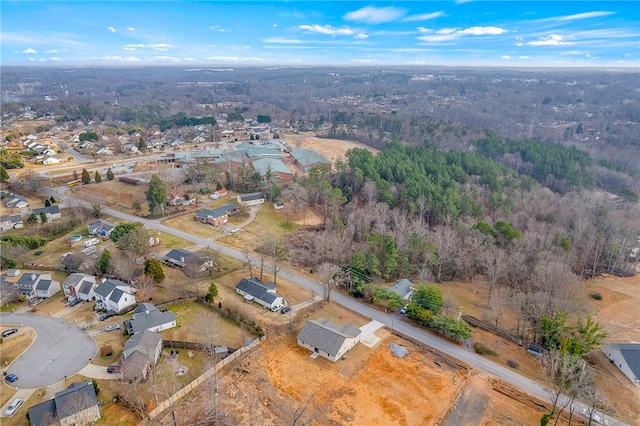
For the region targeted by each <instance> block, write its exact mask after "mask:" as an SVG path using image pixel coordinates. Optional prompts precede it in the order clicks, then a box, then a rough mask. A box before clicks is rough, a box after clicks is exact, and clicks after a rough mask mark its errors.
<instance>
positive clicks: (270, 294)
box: [236, 278, 281, 303]
mask: <svg viewBox="0 0 640 426" xmlns="http://www.w3.org/2000/svg"><path fill="white" fill-rule="evenodd" d="M236 288H237V289H240V290H242V291H244V292H245V293H247V294H250V295H251V296H253V297H255V298H256V299H260V300H262V301H264V302H267V303H273V302H274V301H275V300H276V298H278V297H281V296H280V295H279V294H278V293H276V292H275V285H274V284H273V283H266V284H264V283H261V282H260V281H259V280H258V279H257V278H243V279H241V280H240V282H239V283H238V285H236Z"/></svg>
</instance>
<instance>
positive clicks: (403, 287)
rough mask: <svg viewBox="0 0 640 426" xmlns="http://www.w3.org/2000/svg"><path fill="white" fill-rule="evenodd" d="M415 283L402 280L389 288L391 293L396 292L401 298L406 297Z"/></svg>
mask: <svg viewBox="0 0 640 426" xmlns="http://www.w3.org/2000/svg"><path fill="white" fill-rule="evenodd" d="M412 286H413V283H412V282H411V281H409V280H408V279H406V278H402V279H401V280H398V281H396V282H395V284H393V285H392V286H391V287H389V291H392V292H394V293H395V294H397V295H398V296H400V297H405V296H406V295H407V294H409V292H410V291H411V287H412Z"/></svg>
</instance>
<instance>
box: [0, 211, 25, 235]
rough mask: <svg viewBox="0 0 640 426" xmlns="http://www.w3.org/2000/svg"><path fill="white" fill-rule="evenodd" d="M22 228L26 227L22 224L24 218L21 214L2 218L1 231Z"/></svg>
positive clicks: (0, 220)
mask: <svg viewBox="0 0 640 426" xmlns="http://www.w3.org/2000/svg"><path fill="white" fill-rule="evenodd" d="M22 227H24V223H22V217H21V216H20V215H19V214H12V215H6V216H0V231H8V230H9V229H18V228H22Z"/></svg>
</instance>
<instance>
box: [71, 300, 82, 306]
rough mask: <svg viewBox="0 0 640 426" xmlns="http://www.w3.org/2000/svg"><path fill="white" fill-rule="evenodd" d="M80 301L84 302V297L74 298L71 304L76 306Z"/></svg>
mask: <svg viewBox="0 0 640 426" xmlns="http://www.w3.org/2000/svg"><path fill="white" fill-rule="evenodd" d="M80 302H82V299H73V300H72V301H71V302H69V306H76V305H77V304H78V303H80Z"/></svg>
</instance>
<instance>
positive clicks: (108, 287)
mask: <svg viewBox="0 0 640 426" xmlns="http://www.w3.org/2000/svg"><path fill="white" fill-rule="evenodd" d="M135 291H136V290H135V289H134V288H133V287H131V286H129V285H128V284H126V283H123V282H122V281H120V280H114V279H111V280H106V281H105V282H103V283H102V284H100V285H99V286H98V287H96V288H95V296H96V309H105V310H107V311H114V312H117V313H120V312H123V311H124V310H125V309H127V308H128V307H129V306H132V305H135V304H136V297H135V296H134V293H135Z"/></svg>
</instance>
